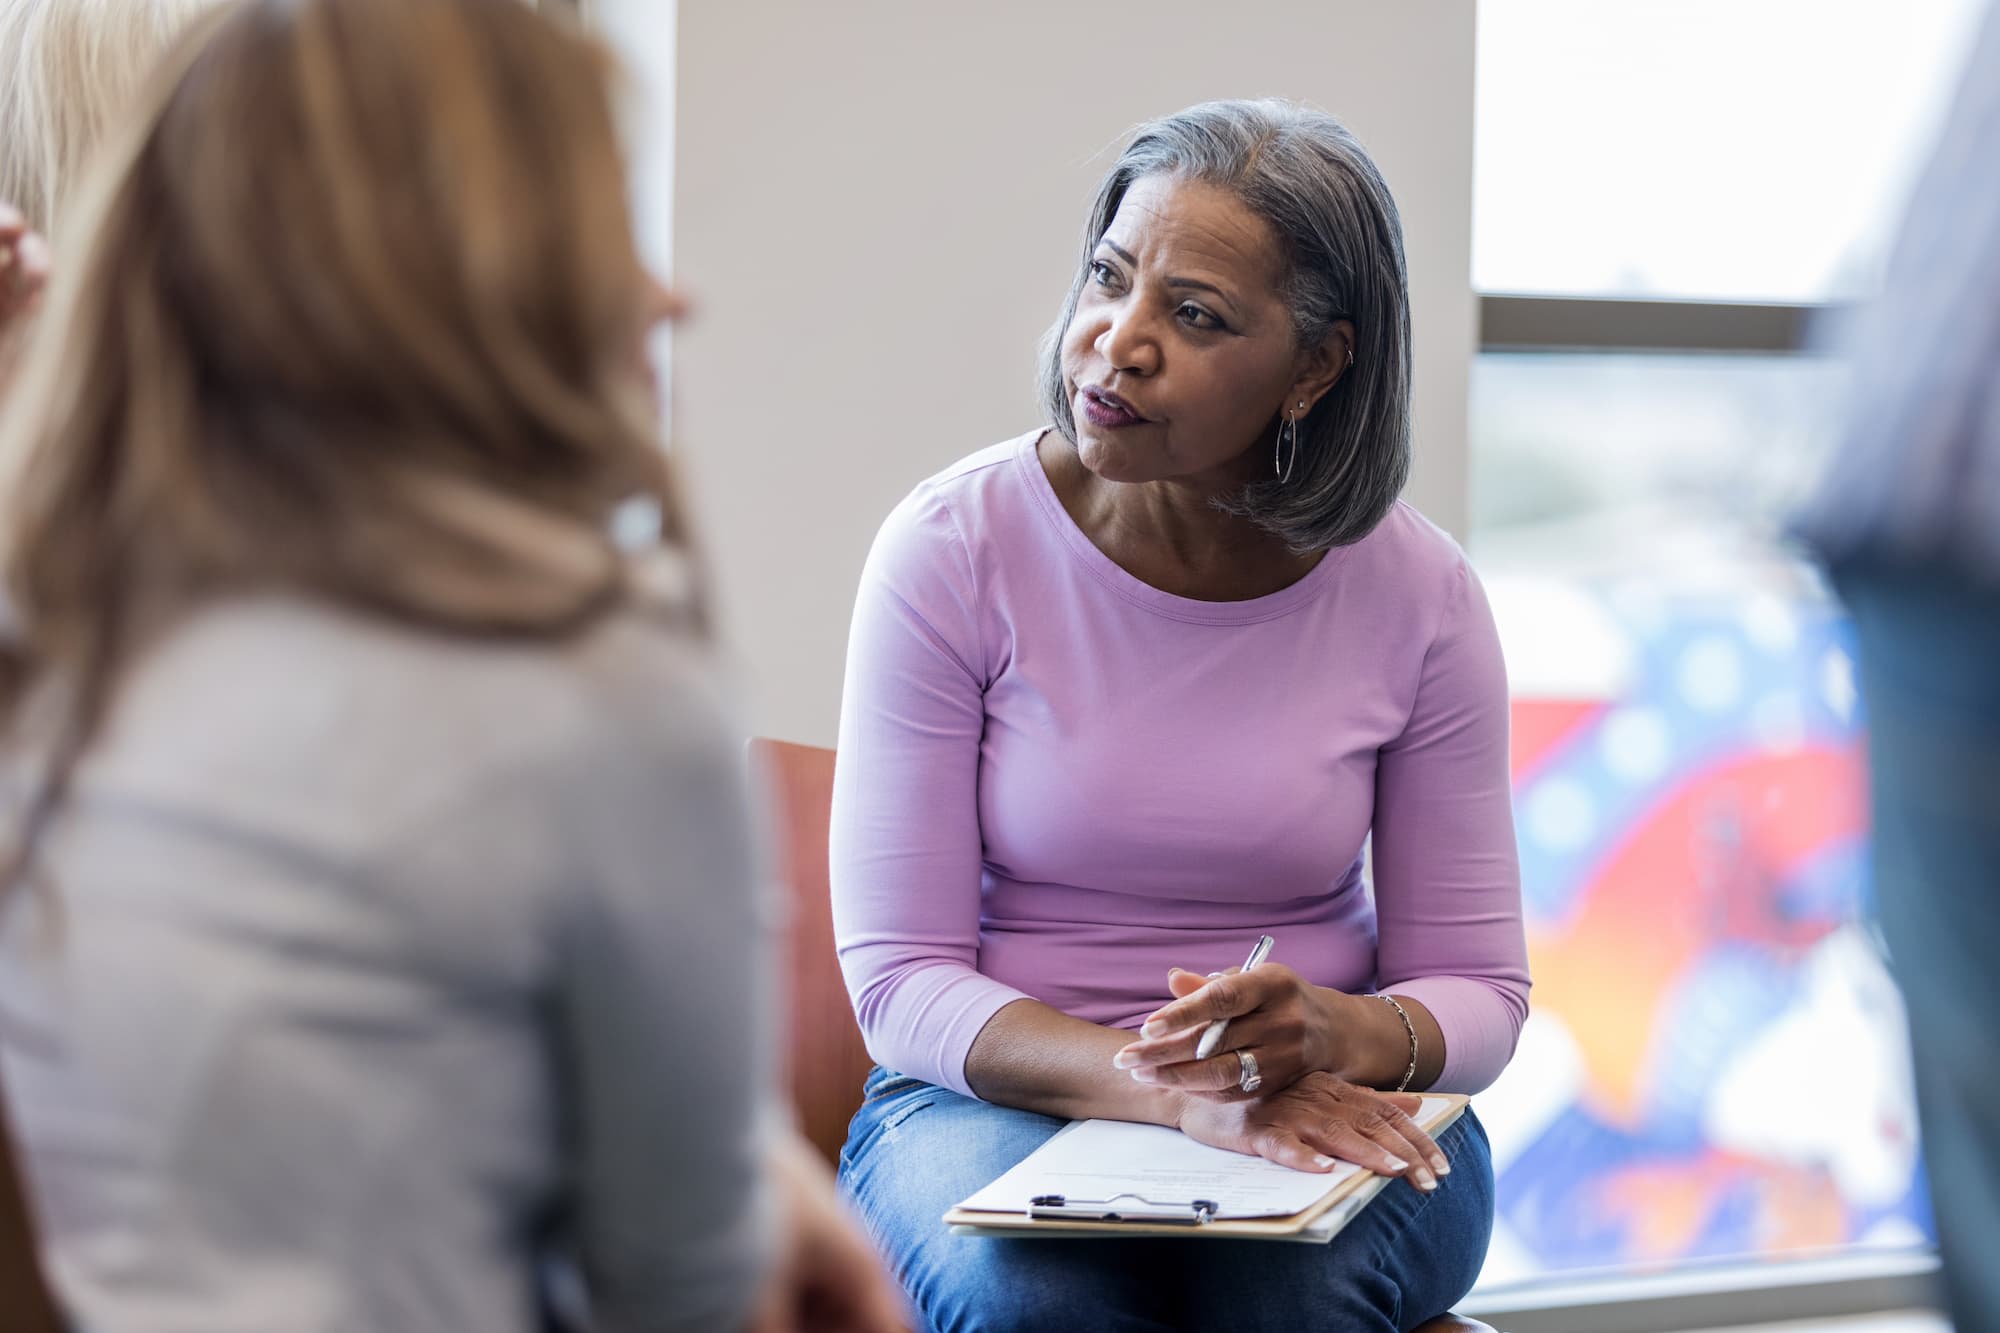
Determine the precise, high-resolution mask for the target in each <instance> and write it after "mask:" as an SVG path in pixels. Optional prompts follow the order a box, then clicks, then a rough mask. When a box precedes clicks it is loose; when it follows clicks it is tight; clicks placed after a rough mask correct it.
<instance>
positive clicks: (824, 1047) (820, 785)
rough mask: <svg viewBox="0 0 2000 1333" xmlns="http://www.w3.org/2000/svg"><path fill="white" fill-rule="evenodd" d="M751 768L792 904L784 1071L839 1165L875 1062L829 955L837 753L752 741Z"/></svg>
mask: <svg viewBox="0 0 2000 1333" xmlns="http://www.w3.org/2000/svg"><path fill="white" fill-rule="evenodd" d="M750 762H751V766H752V768H753V769H754V771H755V772H756V774H757V776H758V778H759V780H760V782H761V784H762V786H763V789H764V791H765V792H766V793H767V796H768V799H769V801H770V806H771V812H772V816H773V819H772V822H773V824H774V826H775V828H776V832H777V842H778V846H777V854H778V866H779V869H780V871H781V872H782V873H783V875H784V878H785V885H786V887H787V889H788V891H789V896H790V898H791V940H790V943H789V945H788V947H787V949H786V958H785V963H786V966H785V976H784V981H785V984H786V986H787V989H788V995H787V1003H786V1005H785V1007H784V1009H783V1010H782V1012H783V1014H784V1016H785V1021H786V1034H785V1073H786V1078H787V1080H788V1082H789V1086H790V1089H791V1095H792V1105H793V1106H794V1107H795V1108H796V1109H797V1111H798V1115H799V1124H800V1126H801V1128H802V1129H803V1130H804V1131H805V1136H806V1138H808V1139H809V1140H811V1141H812V1145H813V1146H814V1147H815V1148H818V1149H819V1151H820V1153H821V1154H822V1155H823V1156H824V1157H825V1158H826V1160H827V1161H828V1162H831V1163H836V1164H837V1163H838V1162H839V1160H840V1145H841V1144H843V1143H845V1142H846V1141H847V1122H848V1121H849V1120H852V1119H853V1118H854V1113H855V1112H856V1111H857V1110H859V1109H860V1107H861V1081H862V1080H863V1079H865V1078H866V1077H868V1070H869V1068H870V1067H871V1065H872V1064H873V1062H872V1061H871V1060H870V1059H869V1058H868V1048H867V1047H866V1046H864V1045H863V1044H862V1041H861V1029H860V1028H859V1027H858V1026H856V1024H855V1021H854V1010H853V1007H852V1006H851V1004H850V1003H849V1001H848V998H847V985H846V983H845V982H844V981H842V979H841V976H840V963H839V960H838V959H837V958H836V957H835V956H834V952H833V903H832V899H831V896H830V893H829V890H828V886H827V867H826V838H827V822H828V818H829V816H830V815H831V813H832V806H833V751H831V750H823V749H819V748H817V747H815V746H810V745H792V744H790V743H788V742H785V741H770V740H753V741H751V742H750Z"/></svg>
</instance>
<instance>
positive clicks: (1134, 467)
mask: <svg viewBox="0 0 2000 1333" xmlns="http://www.w3.org/2000/svg"><path fill="white" fill-rule="evenodd" d="M1281 264H1282V260H1281V257H1280V255H1279V251H1278V244H1277V238H1276V237H1275V236H1273V235H1272V234H1271V231H1270V228H1269V227H1268V226H1267V225H1266V224H1265V223H1264V222H1263V220H1262V219H1260V218H1258V217H1257V216H1256V215H1255V214H1253V213H1251V212H1250V210H1249V209H1247V208H1245V207H1244V206H1243V204H1242V203H1241V202H1239V201H1238V200H1237V198H1236V196H1235V195H1234V194H1232V193H1230V192H1229V191H1228V190H1225V189H1222V188H1219V187H1217V186H1213V185H1206V184H1203V183H1201V182H1198V181H1187V180H1180V179H1176V178H1174V177H1171V176H1158V175H1156V176H1146V177H1142V178H1140V179H1139V180H1137V181H1134V182H1133V183H1132V186H1131V188H1130V189H1129V190H1127V191H1126V193H1125V198H1124V199H1123V200H1122V201H1121V202H1120V203H1119V206H1118V214H1117V216H1116V217H1114V218H1113V219H1112V220H1111V226H1110V227H1109V229H1107V230H1106V231H1105V233H1104V239H1103V240H1101V241H1100V242H1098V245H1097V249H1096V251H1095V252H1094V253H1093V254H1092V255H1091V257H1090V271H1089V272H1088V273H1087V274H1086V275H1085V277H1084V285H1083V294H1082V296H1081V297H1080V298H1079V299H1078V301H1077V307H1076V314H1075V316H1074V317H1073V318H1072V319H1071V320H1070V322H1069V327H1068V328H1067V329H1065V330H1064V331H1063V338H1062V372H1063V387H1064V389H1065V390H1066V391H1067V392H1068V394H1069V400H1070V411H1071V413H1072V414H1073V415H1074V417H1075V419H1076V445H1077V453H1078V455H1079V456H1080V457H1081V458H1082V460H1083V463H1084V465H1085V466H1086V467H1088V468H1089V469H1090V470H1091V471H1092V472H1094V473H1096V474H1097V475H1098V476H1100V477H1103V478H1104V479H1105V480H1107V481H1120V482H1146V481H1164V480H1170V479H1185V480H1191V481H1196V482H1202V483H1207V484H1212V485H1215V486H1218V487H1233V486H1235V485H1238V484H1241V483H1242V482H1244V481H1247V480H1250V479H1252V478H1253V477H1261V476H1265V475H1268V470H1269V468H1270V467H1271V462H1270V453H1271V448H1270V446H1271V439H1270V435H1269V432H1270V430H1271V429H1272V426H1273V423H1274V421H1275V420H1276V417H1277V414H1278V413H1279V412H1280V411H1284V412H1291V411H1294V410H1296V409H1297V407H1298V403H1299V400H1300V399H1301V398H1303V399H1304V400H1305V401H1306V402H1307V403H1308V405H1310V403H1312V402H1313V401H1315V400H1316V399H1317V398H1318V396H1319V395H1320V394H1321V393H1324V392H1325V390H1326V388H1327V387H1328V386H1329V385H1330V384H1331V383H1332V379H1333V378H1334V376H1332V375H1329V374H1327V373H1324V372H1325V371H1326V370H1327V366H1328V358H1329V357H1330V356H1331V355H1332V354H1333V353H1332V352H1330V351H1329V350H1328V349H1327V348H1315V349H1300V348H1299V347H1298V346H1297V342H1296V338H1295V336H1294V334H1293V329H1292V321H1291V316H1290V313H1289V312H1288V311H1287V310H1286V308H1285V305H1284V302H1283V301H1282V300H1281V299H1280V297H1279V295H1278V282H1279V279H1280V278H1281V276H1282V270H1281ZM1341 337H1342V338H1343V339H1345V338H1346V337H1347V334H1346V332H1345V331H1343V332H1342V334H1341ZM1344 347H1345V344H1344V342H1343V344H1342V348H1341V351H1340V354H1341V356H1342V363H1343V364H1344V357H1345V353H1344Z"/></svg>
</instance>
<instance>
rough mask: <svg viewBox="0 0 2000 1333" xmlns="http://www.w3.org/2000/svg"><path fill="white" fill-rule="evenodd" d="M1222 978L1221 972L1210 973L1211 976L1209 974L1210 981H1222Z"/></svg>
mask: <svg viewBox="0 0 2000 1333" xmlns="http://www.w3.org/2000/svg"><path fill="white" fill-rule="evenodd" d="M1221 977H1222V973H1220V972H1211V973H1209V974H1208V979H1209V980H1210V981H1216V980H1220V979H1221Z"/></svg>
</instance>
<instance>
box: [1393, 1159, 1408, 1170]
mask: <svg viewBox="0 0 2000 1333" xmlns="http://www.w3.org/2000/svg"><path fill="white" fill-rule="evenodd" d="M1389 1169H1390V1170H1391V1171H1407V1170H1409V1169H1410V1164H1409V1163H1408V1162H1406V1161H1404V1160H1403V1159H1402V1158H1400V1157H1391V1158H1390V1159H1389Z"/></svg>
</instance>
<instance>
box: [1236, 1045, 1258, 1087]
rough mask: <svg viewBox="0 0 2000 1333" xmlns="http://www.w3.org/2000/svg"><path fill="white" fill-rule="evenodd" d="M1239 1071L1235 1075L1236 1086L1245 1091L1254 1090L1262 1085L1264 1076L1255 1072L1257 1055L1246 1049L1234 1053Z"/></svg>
mask: <svg viewBox="0 0 2000 1333" xmlns="http://www.w3.org/2000/svg"><path fill="white" fill-rule="evenodd" d="M1236 1061H1237V1064H1238V1065H1240V1066H1241V1072H1240V1073H1238V1074H1237V1075H1236V1086H1237V1087H1239V1088H1241V1089H1242V1090H1243V1091H1245V1092H1255V1091H1257V1089H1259V1088H1261V1087H1263V1086H1264V1076H1263V1075H1262V1074H1260V1073H1258V1072H1257V1057H1256V1056H1254V1055H1252V1054H1250V1052H1248V1051H1238V1052H1237V1053H1236Z"/></svg>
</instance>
